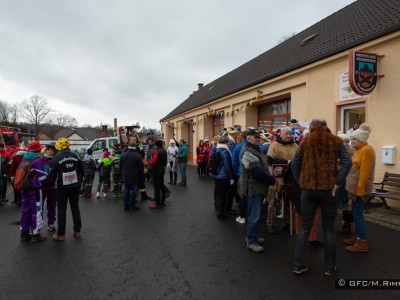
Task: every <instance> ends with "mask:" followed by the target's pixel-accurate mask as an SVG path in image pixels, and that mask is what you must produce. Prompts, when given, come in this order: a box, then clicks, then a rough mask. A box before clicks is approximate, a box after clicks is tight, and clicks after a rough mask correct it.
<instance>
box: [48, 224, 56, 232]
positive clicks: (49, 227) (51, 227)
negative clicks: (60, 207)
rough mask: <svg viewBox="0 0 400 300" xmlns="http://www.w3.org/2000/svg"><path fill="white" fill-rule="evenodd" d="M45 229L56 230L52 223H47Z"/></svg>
mask: <svg viewBox="0 0 400 300" xmlns="http://www.w3.org/2000/svg"><path fill="white" fill-rule="evenodd" d="M47 230H48V231H56V227H55V226H54V225H53V224H49V225H48V226H47Z"/></svg>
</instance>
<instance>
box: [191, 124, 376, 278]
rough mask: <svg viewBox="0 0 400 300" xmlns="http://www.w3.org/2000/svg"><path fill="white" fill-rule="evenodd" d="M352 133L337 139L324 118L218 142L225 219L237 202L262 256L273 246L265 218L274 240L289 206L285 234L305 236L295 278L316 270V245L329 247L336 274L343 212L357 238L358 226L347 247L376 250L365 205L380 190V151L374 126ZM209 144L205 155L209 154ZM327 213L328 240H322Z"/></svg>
mask: <svg viewBox="0 0 400 300" xmlns="http://www.w3.org/2000/svg"><path fill="white" fill-rule="evenodd" d="M348 134H349V135H346V134H343V133H342V132H338V133H337V135H334V134H333V133H332V132H331V130H330V129H329V128H328V126H327V123H326V121H325V120H322V119H314V120H313V121H312V122H311V123H310V124H309V127H308V128H304V127H303V126H301V125H299V124H298V122H297V121H296V120H293V121H292V123H291V124H290V126H283V127H281V128H279V129H278V130H277V131H275V132H267V131H265V130H257V129H255V128H248V129H247V130H244V131H241V128H240V126H234V127H230V128H227V129H226V130H224V132H222V133H221V134H219V136H217V137H215V139H214V140H216V143H214V144H213V145H212V146H211V148H210V150H209V155H208V160H209V168H210V171H212V173H213V177H214V179H215V188H214V206H215V211H216V215H217V217H218V218H219V219H224V218H227V216H228V215H230V214H232V213H235V210H234V209H233V208H232V205H233V202H234V200H236V202H237V203H238V207H239V216H238V217H237V219H236V221H237V222H239V223H246V226H247V227H246V228H247V233H246V242H247V248H248V249H249V250H252V251H254V252H257V253H259V252H263V250H264V248H263V247H262V246H261V245H260V244H262V243H264V242H265V241H264V239H262V238H259V237H258V236H257V228H258V224H259V221H260V219H261V218H263V217H264V218H265V219H266V221H265V222H266V231H267V232H268V233H269V234H271V235H274V234H276V232H277V228H276V224H277V215H278V213H279V212H281V210H282V209H283V211H282V212H281V215H282V219H283V220H282V221H283V229H284V230H287V231H288V232H290V233H292V232H295V233H296V234H297V236H296V250H295V264H294V268H293V273H294V274H302V273H304V272H306V271H307V270H308V267H307V266H306V265H305V264H304V257H305V252H306V251H305V249H306V248H305V247H306V246H311V247H316V248H324V249H325V265H324V267H325V274H326V275H334V274H335V273H336V230H335V220H336V215H337V212H338V211H342V216H343V228H342V230H341V231H340V233H342V234H351V233H352V230H351V224H352V223H353V222H354V223H355V229H354V234H353V235H352V236H351V237H349V238H346V239H344V240H343V242H344V243H345V244H347V246H346V247H345V249H346V250H347V251H351V252H368V245H367V240H366V225H365V220H364V215H363V205H364V203H365V201H367V199H368V197H369V196H370V195H371V193H372V186H373V177H374V171H375V152H374V149H373V148H372V147H371V146H369V145H368V142H367V140H368V137H369V134H370V127H369V125H368V124H366V123H363V124H361V122H359V121H356V122H355V123H354V126H353V128H352V130H350V131H349V132H348ZM238 137H240V138H238ZM201 147H204V144H202V143H201V144H199V147H198V153H200V154H203V152H202V151H200V149H199V148H201ZM207 151H208V150H207ZM207 151H206V153H207ZM213 153H215V154H213ZM198 168H199V169H198V170H199V171H198V172H199V177H201V174H203V173H201V170H202V167H198ZM320 214H321V215H322V218H321V219H322V225H323V226H322V227H323V232H324V237H325V243H322V242H320V241H319V240H318V221H319V219H320ZM292 223H294V226H293V225H292Z"/></svg>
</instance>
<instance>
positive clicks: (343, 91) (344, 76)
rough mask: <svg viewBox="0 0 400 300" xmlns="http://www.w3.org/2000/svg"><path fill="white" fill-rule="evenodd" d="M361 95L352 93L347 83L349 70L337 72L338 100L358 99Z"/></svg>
mask: <svg viewBox="0 0 400 300" xmlns="http://www.w3.org/2000/svg"><path fill="white" fill-rule="evenodd" d="M360 98H362V96H360V95H357V94H356V93H354V91H353V89H352V88H351V87H350V83H349V72H341V73H340V74H339V101H349V100H355V99H360Z"/></svg>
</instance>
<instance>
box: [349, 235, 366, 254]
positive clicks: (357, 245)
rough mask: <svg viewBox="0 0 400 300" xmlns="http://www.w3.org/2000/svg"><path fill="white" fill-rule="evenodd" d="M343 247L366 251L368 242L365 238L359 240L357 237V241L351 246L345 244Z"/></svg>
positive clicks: (350, 249)
mask: <svg viewBox="0 0 400 300" xmlns="http://www.w3.org/2000/svg"><path fill="white" fill-rule="evenodd" d="M345 249H346V250H347V251H350V252H368V244H367V241H366V240H360V239H359V238H357V241H356V243H355V244H354V245H353V246H347V247H345Z"/></svg>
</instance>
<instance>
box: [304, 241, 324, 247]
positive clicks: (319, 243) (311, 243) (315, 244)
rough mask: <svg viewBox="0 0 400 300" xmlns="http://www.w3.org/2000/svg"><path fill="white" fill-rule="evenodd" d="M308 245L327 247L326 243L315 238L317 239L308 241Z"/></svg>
mask: <svg viewBox="0 0 400 300" xmlns="http://www.w3.org/2000/svg"><path fill="white" fill-rule="evenodd" d="M308 245H309V246H310V247H313V248H324V247H325V245H324V243H321V242H320V241H318V240H315V241H308Z"/></svg>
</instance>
